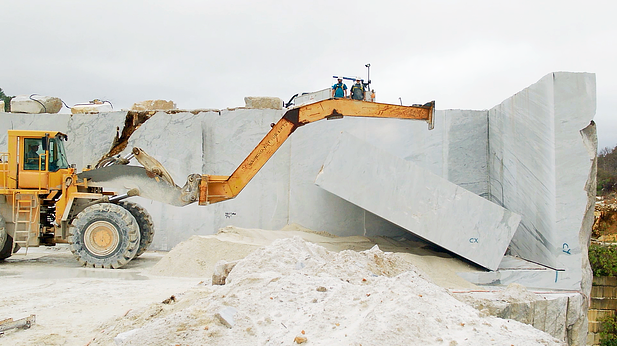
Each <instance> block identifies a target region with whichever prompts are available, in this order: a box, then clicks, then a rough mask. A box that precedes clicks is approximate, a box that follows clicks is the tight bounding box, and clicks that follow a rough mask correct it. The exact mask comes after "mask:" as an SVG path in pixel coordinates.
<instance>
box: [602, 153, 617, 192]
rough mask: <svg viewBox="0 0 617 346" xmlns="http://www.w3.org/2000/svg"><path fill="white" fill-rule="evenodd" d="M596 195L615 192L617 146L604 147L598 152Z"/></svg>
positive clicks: (616, 185)
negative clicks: (611, 147)
mask: <svg viewBox="0 0 617 346" xmlns="http://www.w3.org/2000/svg"><path fill="white" fill-rule="evenodd" d="M597 181H598V187H597V193H598V195H603V196H605V195H608V194H611V193H614V192H617V146H616V147H614V148H613V149H609V148H608V147H607V148H604V149H602V150H600V153H599V154H598V175H597Z"/></svg>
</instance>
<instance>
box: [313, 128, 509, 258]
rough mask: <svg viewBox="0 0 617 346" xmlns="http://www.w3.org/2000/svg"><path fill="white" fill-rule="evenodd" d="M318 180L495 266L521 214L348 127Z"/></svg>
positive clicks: (347, 197)
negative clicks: (349, 131) (357, 135)
mask: <svg viewBox="0 0 617 346" xmlns="http://www.w3.org/2000/svg"><path fill="white" fill-rule="evenodd" d="M315 183H316V184H317V185H318V186H320V187H321V188H323V189H325V190H327V191H329V192H331V193H333V194H335V195H337V196H339V197H342V198H344V199H345V200H348V201H350V202H352V203H354V204H356V205H358V206H360V207H362V208H365V209H367V210H368V211H370V212H372V213H374V214H377V215H379V216H381V217H383V218H384V219H387V220H389V221H391V222H393V223H395V224H397V225H399V226H401V227H403V228H405V229H406V230H408V231H409V232H411V233H413V234H415V235H417V236H420V237H422V238H424V239H426V240H428V241H430V242H433V243H435V244H437V245H439V246H441V247H444V248H446V249H448V250H450V251H452V252H454V253H456V254H458V255H460V256H462V257H464V258H466V259H468V260H470V261H472V262H474V263H477V264H479V265H481V266H483V267H485V268H488V269H491V270H495V269H497V267H498V266H499V263H500V262H501V259H502V257H503V255H504V253H505V251H506V248H507V247H508V244H509V243H510V239H511V238H512V236H513V235H514V231H515V230H516V227H517V226H518V223H519V221H520V216H519V215H517V214H515V213H512V212H510V211H508V210H506V209H504V208H502V207H500V206H498V205H496V204H494V203H492V202H490V201H487V200H486V199H484V198H482V197H479V196H478V195H476V194H474V193H472V192H469V191H467V190H465V189H463V188H462V187H460V186H458V185H455V184H453V183H451V182H449V181H447V180H445V179H443V178H441V177H439V176H437V175H435V174H433V173H431V172H429V171H428V170H426V169H423V168H421V167H419V166H417V165H415V164H413V163H411V162H408V161H405V160H402V159H400V158H398V157H396V156H394V155H392V154H389V153H388V152H386V151H384V150H382V149H379V148H376V147H374V146H372V145H370V144H368V143H367V142H364V141H362V140H360V139H358V138H355V137H354V136H352V135H350V134H347V133H343V134H341V136H340V137H339V140H338V141H337V142H336V144H335V145H334V147H333V148H332V151H331V152H330V154H329V155H328V157H327V159H326V161H325V163H324V165H323V167H322V169H321V171H320V172H319V174H318V175H317V178H316V180H315Z"/></svg>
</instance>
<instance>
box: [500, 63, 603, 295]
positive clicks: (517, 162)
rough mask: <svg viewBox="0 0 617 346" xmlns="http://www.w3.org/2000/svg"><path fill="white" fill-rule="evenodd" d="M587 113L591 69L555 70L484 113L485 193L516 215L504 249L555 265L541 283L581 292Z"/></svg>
mask: <svg viewBox="0 0 617 346" xmlns="http://www.w3.org/2000/svg"><path fill="white" fill-rule="evenodd" d="M594 115H595V75H594V74H591V73H568V72H557V73H551V74H548V75H546V76H545V77H543V78H542V79H540V80H539V81H538V82H537V83H535V84H533V85H531V86H529V87H528V88H526V89H524V90H522V91H520V92H518V93H516V94H515V95H513V96H512V97H510V98H508V99H507V100H505V101H504V102H502V103H501V104H500V105H498V106H496V107H494V108H493V109H491V110H490V111H489V117H488V122H489V180H490V197H489V198H490V199H491V200H492V201H494V202H496V203H499V204H500V205H503V206H504V207H506V208H508V209H509V210H512V211H514V212H517V213H519V214H521V216H522V219H521V223H520V225H519V228H518V230H517V232H516V233H515V235H514V237H513V239H512V244H511V245H510V251H511V253H512V254H513V255H516V256H519V257H522V258H524V259H527V260H530V261H534V262H536V263H540V264H543V265H546V266H548V267H551V268H553V269H557V270H559V271H560V272H559V273H558V275H554V278H553V280H552V283H551V282H548V281H550V275H549V278H547V280H546V282H547V284H549V283H550V284H551V285H552V286H554V287H560V288H569V289H576V290H580V289H582V290H583V292H586V291H588V289H590V280H591V273H590V271H589V266H588V261H587V247H588V242H589V236H590V232H591V224H592V223H593V214H592V213H593V203H594V197H595V174H596V173H595V158H596V150H597V139H596V131H595V124H593V123H592V119H593V116H594ZM504 275H505V273H504ZM514 275H516V274H514Z"/></svg>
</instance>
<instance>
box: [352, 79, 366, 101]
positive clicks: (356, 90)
mask: <svg viewBox="0 0 617 346" xmlns="http://www.w3.org/2000/svg"><path fill="white" fill-rule="evenodd" d="M351 98H352V99H354V100H364V85H362V80H361V79H360V78H356V84H354V85H353V86H352V87H351Z"/></svg>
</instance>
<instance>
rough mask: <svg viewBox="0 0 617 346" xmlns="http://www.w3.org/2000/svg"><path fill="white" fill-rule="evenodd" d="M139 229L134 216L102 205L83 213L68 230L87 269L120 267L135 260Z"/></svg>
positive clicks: (88, 208)
mask: <svg viewBox="0 0 617 346" xmlns="http://www.w3.org/2000/svg"><path fill="white" fill-rule="evenodd" d="M139 239H140V235H139V227H138V225H137V221H136V220H135V218H134V217H133V215H132V214H131V213H130V212H129V211H128V210H126V209H124V208H122V207H121V206H119V205H116V204H112V203H99V204H95V205H92V206H89V207H87V208H86V209H84V210H82V211H81V212H80V213H79V214H77V216H76V217H75V219H73V222H72V223H71V227H70V229H69V244H70V248H71V252H72V253H73V255H74V256H75V258H76V259H77V260H78V261H79V263H81V264H82V265H83V266H85V267H91V268H109V269H111V268H114V269H116V268H120V267H122V266H123V265H125V264H127V263H128V262H130V261H131V259H133V257H135V254H136V253H137V249H138V248H139Z"/></svg>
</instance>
